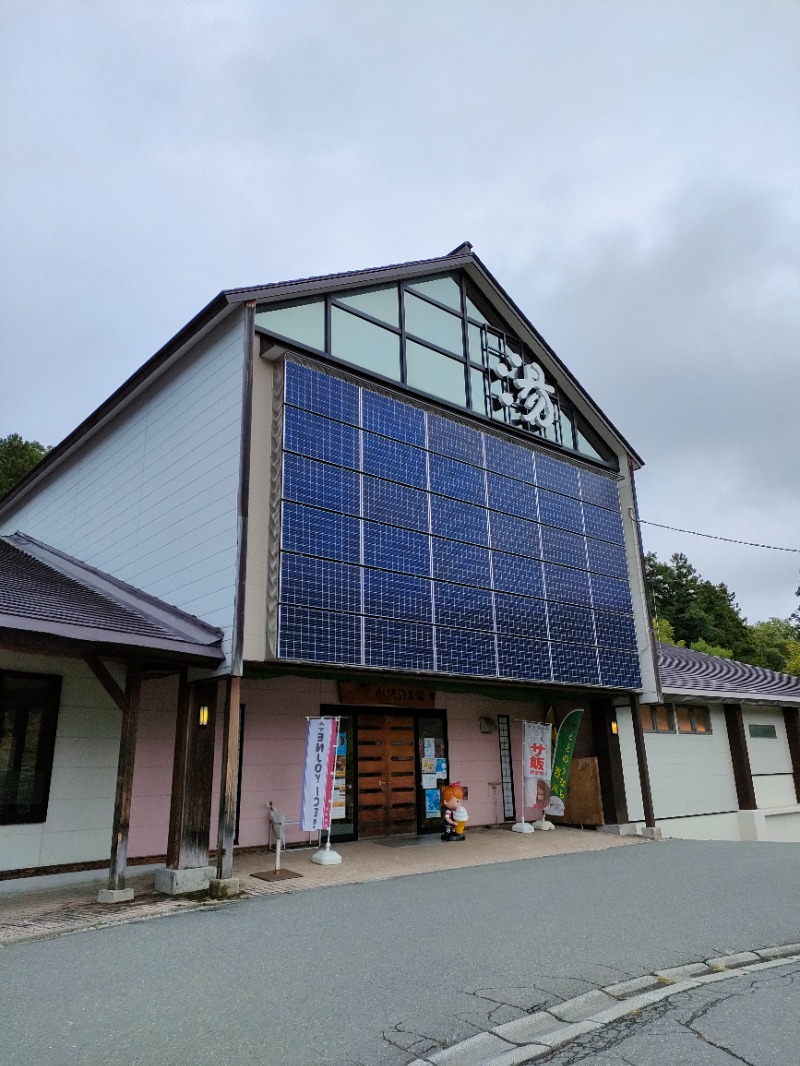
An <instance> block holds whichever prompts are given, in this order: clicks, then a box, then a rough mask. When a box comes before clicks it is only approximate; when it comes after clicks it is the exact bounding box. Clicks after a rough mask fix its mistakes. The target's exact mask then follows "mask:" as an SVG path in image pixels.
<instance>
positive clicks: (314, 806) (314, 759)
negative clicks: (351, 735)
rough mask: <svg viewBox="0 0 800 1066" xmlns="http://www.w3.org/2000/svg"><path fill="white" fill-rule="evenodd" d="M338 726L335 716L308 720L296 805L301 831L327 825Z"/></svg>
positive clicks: (322, 827) (329, 820) (310, 830)
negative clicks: (300, 792)
mask: <svg viewBox="0 0 800 1066" xmlns="http://www.w3.org/2000/svg"><path fill="white" fill-rule="evenodd" d="M338 726H339V721H338V719H337V718H309V719H308V723H307V730H308V731H307V733H306V762H305V767H304V768H303V798H302V801H301V806H300V828H301V829H302V830H303V831H304V832H316V831H317V830H318V829H329V828H330V824H331V792H332V789H333V768H334V764H335V760H336V734H337V732H338Z"/></svg>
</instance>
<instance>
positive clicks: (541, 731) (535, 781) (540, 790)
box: [522, 722, 552, 811]
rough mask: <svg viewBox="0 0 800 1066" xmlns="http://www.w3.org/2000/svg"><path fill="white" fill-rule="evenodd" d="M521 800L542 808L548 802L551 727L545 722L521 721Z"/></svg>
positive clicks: (527, 805) (531, 805)
mask: <svg viewBox="0 0 800 1066" xmlns="http://www.w3.org/2000/svg"><path fill="white" fill-rule="evenodd" d="M522 728H523V731H524V732H523V751H524V759H523V764H522V802H523V804H524V805H525V806H526V807H538V808H539V809H540V810H542V811H543V810H544V809H545V807H546V806H547V804H548V803H549V802H550V772H551V765H552V729H551V727H550V725H548V724H547V723H546V722H523V724H522Z"/></svg>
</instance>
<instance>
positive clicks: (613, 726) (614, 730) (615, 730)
mask: <svg viewBox="0 0 800 1066" xmlns="http://www.w3.org/2000/svg"><path fill="white" fill-rule="evenodd" d="M611 732H612V733H613V734H614V736H617V734H618V733H619V726H618V725H617V720H616V718H615V719H614V720H613V721H612V723H611Z"/></svg>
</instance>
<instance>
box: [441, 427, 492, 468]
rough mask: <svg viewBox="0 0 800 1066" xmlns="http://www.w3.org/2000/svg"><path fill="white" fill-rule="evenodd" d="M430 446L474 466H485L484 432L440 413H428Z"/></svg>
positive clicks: (442, 453)
mask: <svg viewBox="0 0 800 1066" xmlns="http://www.w3.org/2000/svg"><path fill="white" fill-rule="evenodd" d="M428 447H429V448H430V450H431V451H432V452H438V453H439V454H440V455H449V456H450V457H451V458H453V459H460V460H461V461H462V462H464V463H471V464H472V466H479V467H482V466H483V434H482V433H477V432H476V431H475V430H474V429H470V428H469V426H465V425H462V423H461V422H456V421H454V420H453V419H450V418H442V417H441V416H440V415H433V414H429V415H428Z"/></svg>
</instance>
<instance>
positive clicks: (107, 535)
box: [2, 314, 244, 654]
mask: <svg viewBox="0 0 800 1066" xmlns="http://www.w3.org/2000/svg"><path fill="white" fill-rule="evenodd" d="M243 358H244V333H243V319H242V316H241V314H235V315H234V316H231V318H229V319H228V320H227V322H226V323H224V324H223V325H221V326H219V327H218V328H217V329H216V330H215V331H213V332H212V333H211V334H209V336H208V337H206V338H204V339H203V340H202V341H200V342H199V343H198V345H197V346H196V347H195V349H193V350H192V351H191V352H190V353H188V354H187V355H185V356H183V358H182V359H181V360H180V361H179V363H178V364H177V365H176V366H175V367H173V368H171V369H170V370H169V371H168V372H167V373H165V374H164V375H163V376H162V377H161V378H159V379H158V380H157V381H156V382H155V383H154V384H153V386H152V387H151V388H150V389H149V390H148V391H147V392H146V393H145V394H144V395H143V396H142V397H140V398H139V399H138V400H137V401H136V402H135V403H133V404H132V405H131V406H130V407H129V408H127V409H126V410H125V411H124V412H123V413H122V414H121V415H120V416H119V417H118V418H117V419H115V420H114V421H113V422H112V423H111V425H110V426H108V427H107V428H105V429H104V430H103V431H102V432H101V433H99V434H98V435H97V436H95V437H93V438H92V439H91V441H89V442H88V443H87V444H86V445H85V446H84V447H82V448H81V449H80V450H79V451H78V453H77V454H76V455H75V457H74V458H73V459H71V460H70V461H69V462H68V463H65V464H64V465H62V466H61V467H59V468H58V469H57V470H56V471H54V473H53V474H52V476H50V477H49V478H48V479H47V480H46V481H45V482H43V483H42V484H40V485H39V486H38V487H37V490H36V491H35V493H34V494H33V495H32V496H31V497H29V498H28V499H26V500H25V501H23V502H22V503H21V504H20V505H19V507H18V508H17V509H16V510H15V511H13V512H12V513H11V514H10V515H8V516H6V517H5V518H4V520H3V529H2V531H3V532H4V533H13V532H15V531H17V530H19V531H20V532H22V533H26V534H28V535H30V536H32V537H36V538H37V539H38V540H42V541H44V542H45V543H47V544H50V545H52V546H53V547H55V548H59V549H60V550H61V551H64V552H67V553H69V554H70V555H74V556H75V557H76V558H78V559H80V560H82V561H83V562H86V563H89V564H90V565H92V566H96V567H97V568H98V569H100V570H105V571H106V572H107V573H110V574H112V575H113V576H114V577H117V578H120V579H121V580H123V581H127V582H129V583H130V584H132V585H135V586H137V587H138V588H141V589H144V590H145V591H146V592H149V593H151V594H152V595H154V596H158V597H159V598H160V599H163V600H164V601H166V602H167V603H170V604H173V605H175V606H177V607H180V608H182V609H183V610H185V611H188V612H190V613H191V614H194V615H197V616H198V617H200V618H202V619H203V620H204V621H206V622H210V623H211V624H213V625H217V626H219V627H220V628H222V629H223V630H224V631H225V634H226V637H225V644H224V647H225V652H226V654H230V639H231V628H232V624H233V605H234V590H235V580H236V544H237V506H236V504H237V493H238V486H239V462H240V458H239V456H240V428H241V425H240V422H241V399H242V365H243Z"/></svg>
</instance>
